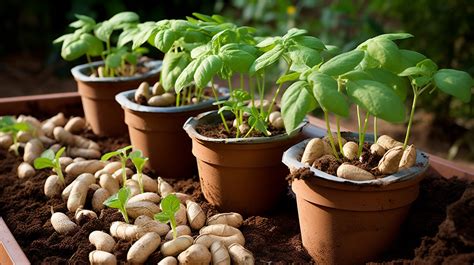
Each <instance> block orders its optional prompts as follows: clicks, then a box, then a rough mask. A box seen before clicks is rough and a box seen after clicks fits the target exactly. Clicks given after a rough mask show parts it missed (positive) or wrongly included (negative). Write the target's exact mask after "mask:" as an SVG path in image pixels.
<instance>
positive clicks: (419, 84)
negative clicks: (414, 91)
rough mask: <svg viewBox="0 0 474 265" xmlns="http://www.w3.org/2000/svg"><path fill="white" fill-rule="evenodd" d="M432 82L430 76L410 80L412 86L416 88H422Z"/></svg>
mask: <svg viewBox="0 0 474 265" xmlns="http://www.w3.org/2000/svg"><path fill="white" fill-rule="evenodd" d="M431 80H432V78H431V76H418V77H415V78H413V79H412V80H411V82H412V84H414V85H415V86H417V87H423V86H425V85H427V84H428V83H430V82H431Z"/></svg>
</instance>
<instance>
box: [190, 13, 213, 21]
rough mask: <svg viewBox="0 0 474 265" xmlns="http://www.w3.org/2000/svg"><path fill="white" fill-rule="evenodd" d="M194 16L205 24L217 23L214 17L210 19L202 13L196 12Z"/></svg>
mask: <svg viewBox="0 0 474 265" xmlns="http://www.w3.org/2000/svg"><path fill="white" fill-rule="evenodd" d="M193 16H195V17H197V18H198V19H200V20H202V21H204V22H215V20H214V19H213V18H212V17H210V16H208V15H204V14H201V13H197V12H194V13H193Z"/></svg>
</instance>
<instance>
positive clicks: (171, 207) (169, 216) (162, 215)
mask: <svg viewBox="0 0 474 265" xmlns="http://www.w3.org/2000/svg"><path fill="white" fill-rule="evenodd" d="M179 207H180V201H179V199H178V197H176V195H174V194H168V195H167V196H166V197H165V198H164V199H163V200H161V212H159V213H157V214H155V216H154V218H155V220H158V221H160V222H161V223H165V224H166V223H170V225H171V229H172V230H173V239H176V237H177V236H178V235H177V232H176V219H175V217H174V215H175V214H176V212H177V211H178V210H179Z"/></svg>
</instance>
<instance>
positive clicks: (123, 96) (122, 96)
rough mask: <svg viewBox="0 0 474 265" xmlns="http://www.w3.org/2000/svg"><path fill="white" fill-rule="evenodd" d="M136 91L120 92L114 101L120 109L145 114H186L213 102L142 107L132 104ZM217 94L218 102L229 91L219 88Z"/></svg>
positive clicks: (224, 97) (212, 100) (211, 100)
mask: <svg viewBox="0 0 474 265" xmlns="http://www.w3.org/2000/svg"><path fill="white" fill-rule="evenodd" d="M135 91H136V89H132V90H127V91H124V92H120V93H118V94H117V95H115V101H117V102H118V103H119V104H120V105H121V106H122V108H127V109H129V110H133V111H137V112H147V113H178V112H186V111H192V110H198V109H202V108H205V107H208V106H210V105H212V103H214V102H215V99H209V100H206V101H203V102H199V103H198V104H193V105H185V106H180V107H153V106H144V105H140V104H138V103H135V102H133V100H132V98H133V97H134V96H135ZM218 92H219V93H220V94H222V96H220V97H219V100H224V99H226V98H228V97H229V90H228V89H227V88H225V87H220V88H219V89H218Z"/></svg>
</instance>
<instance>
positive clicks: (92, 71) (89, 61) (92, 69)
mask: <svg viewBox="0 0 474 265" xmlns="http://www.w3.org/2000/svg"><path fill="white" fill-rule="evenodd" d="M86 58H87V63H88V64H89V69H90V70H91V74H93V73H94V72H95V71H94V67H92V60H91V56H90V55H89V54H88V53H86Z"/></svg>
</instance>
